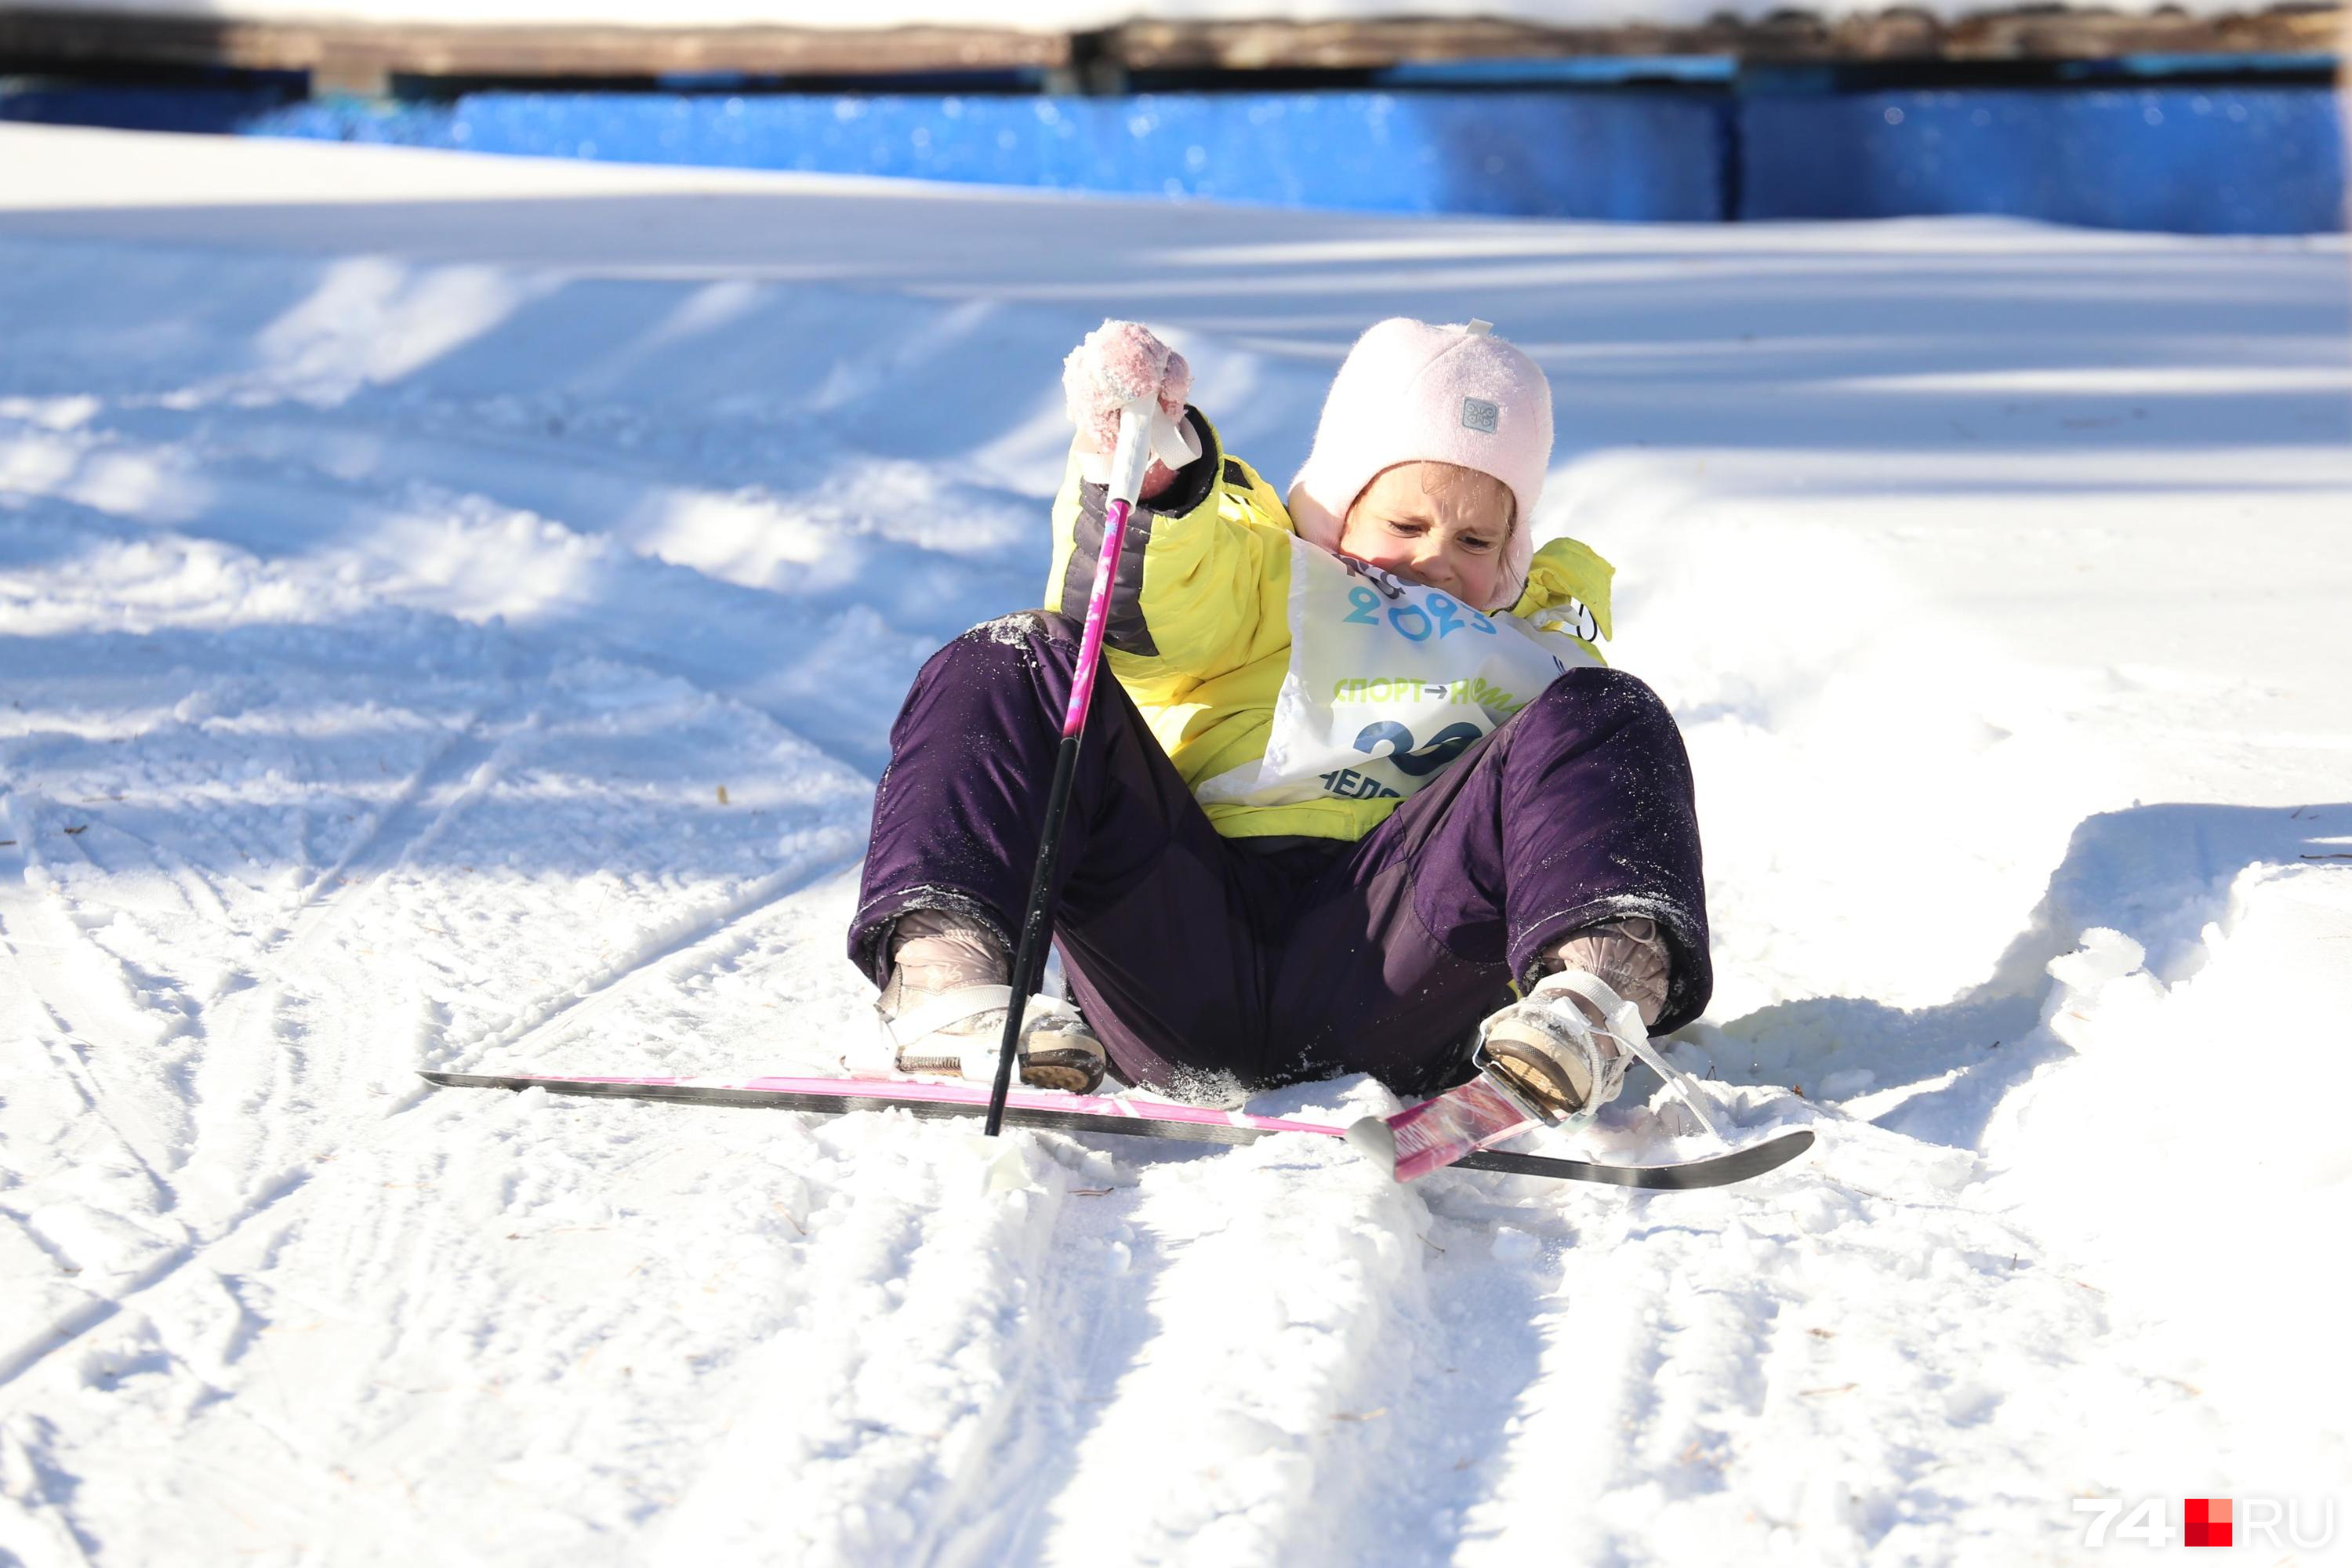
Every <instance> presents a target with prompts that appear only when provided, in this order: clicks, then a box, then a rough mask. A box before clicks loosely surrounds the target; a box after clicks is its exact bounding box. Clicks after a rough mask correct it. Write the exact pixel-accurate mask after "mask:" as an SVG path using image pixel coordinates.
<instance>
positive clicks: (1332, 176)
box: [247, 92, 1724, 221]
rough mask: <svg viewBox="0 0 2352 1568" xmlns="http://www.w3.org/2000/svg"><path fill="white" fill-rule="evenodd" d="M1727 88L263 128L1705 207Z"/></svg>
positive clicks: (398, 116) (944, 101)
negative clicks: (1710, 94)
mask: <svg viewBox="0 0 2352 1568" xmlns="http://www.w3.org/2000/svg"><path fill="white" fill-rule="evenodd" d="M1723 113H1724V110H1723V105H1722V104H1721V102H1720V101H1719V100H1707V99H1704V98H1696V97H1686V96H1684V95H1680V94H1675V93H1631V92H1629V93H1597V94H1574V93H1559V92H1486V93H1412V94H1398V93H1380V92H1300V93H1286V94H1272V93H1185V94H1166V93H1163V94H1143V95H1139V96H1137V97H1133V98H1128V99H1086V98H1034V97H1002V98H976V97H975V98H931V97H870V98H869V97H856V98H847V97H845V98H826V97H814V96H801V95H772V96H755V95H748V94H747V95H740V96H734V97H716V96H701V95H695V96H688V95H678V94H639V93H626V94H625V93H512V92H486V93H476V94H469V95H467V97H464V98H461V99H459V100H457V101H456V102H454V103H451V104H446V105H436V104H397V105H389V106H377V105H371V104H366V103H360V102H354V101H350V100H341V101H337V100H320V101H315V102H308V103H299V104H289V105H287V106H286V107H284V108H281V109H277V110H270V111H268V112H266V113H263V114H260V115H257V116H256V117H255V118H254V119H253V120H252V121H250V122H249V123H248V125H247V129H248V130H249V131H252V132H258V133H261V134H266V135H277V136H302V137H323V138H329V139H336V140H344V141H355V142H404V143H409V144H414V145H421V146H434V147H460V148H466V149H469V150H471V151H474V152H481V153H536V154H541V155H550V156H556V157H573V158H596V159H609V160H614V161H618V162H624V163H701V164H718V165H724V166H730V167H739V168H756V169H798V170H807V171H812V172H820V173H825V174H883V175H905V176H913V177H917V178H921V179H929V180H950V181H961V182H974V183H983V184H1008V185H1042V186H1046V187H1050V188H1055V189H1062V190H1085V191H1099V192H1107V193H1112V194H1118V195H1165V196H1206V197H1214V198H1218V199H1223V200H1227V201H1242V202H1263V203H1278V204H1282V205H1299V206H1316V207H1345V208H1352V209H1355V210H1359V211H1375V212H1451V213H1487V214H1506V215H1516V216H1531V217H1534V216H1540V217H1589V218H1638V219H1651V220H1676V219H1680V220H1698V221H1713V220H1716V219H1718V218H1720V217H1722V216H1724V214H1723V210H1722V207H1723V203H1722V195H1721V193H1722V187H1723V176H1722V170H1723V127H1724V120H1723Z"/></svg>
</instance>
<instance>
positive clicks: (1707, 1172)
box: [1454, 1127, 1813, 1192]
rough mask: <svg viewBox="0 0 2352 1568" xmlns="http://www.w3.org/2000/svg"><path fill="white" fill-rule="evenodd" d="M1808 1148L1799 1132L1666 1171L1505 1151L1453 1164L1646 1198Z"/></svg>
mask: <svg viewBox="0 0 2352 1568" xmlns="http://www.w3.org/2000/svg"><path fill="white" fill-rule="evenodd" d="M1812 1146H1813V1134H1812V1130H1811V1129H1810V1128H1804V1127H1800V1128H1796V1129H1794V1130H1793V1131H1787V1132H1782V1133H1779V1134H1777V1135H1775V1136H1773V1137H1770V1138H1767V1139H1766V1140H1764V1141H1763V1142H1760V1143H1751V1144H1748V1146H1747V1147H1746V1148H1744V1149H1734V1150H1732V1151H1730V1152H1727V1153H1722V1154H1710V1155H1707V1156H1706V1157H1704V1158H1702V1159H1697V1160H1684V1161H1678V1162H1676V1163H1674V1164H1671V1165H1600V1164H1593V1163H1589V1162H1587V1161H1583V1160H1564V1159H1560V1158H1559V1157H1557V1156H1555V1155H1547V1154H1520V1153H1516V1152H1512V1151H1510V1150H1508V1149H1482V1150H1480V1151H1479V1152H1477V1153H1475V1154H1467V1155H1465V1156H1464V1157H1463V1158H1461V1159H1460V1160H1457V1161H1455V1162H1454V1165H1455V1168H1457V1169H1460V1170H1466V1171H1499V1172H1502V1173H1506V1174H1508V1175H1517V1176H1552V1177H1558V1178H1561V1179H1564V1180H1568V1181H1575V1182H1599V1183H1601V1184H1604V1185H1607V1186H1612V1187H1640V1188H1643V1189H1646V1190H1648V1191H1651V1192H1692V1191H1695V1190H1697V1189H1699V1188H1702V1187H1724V1186H1729V1185H1730V1184H1732V1183H1734V1182H1745V1181H1748V1180H1750V1179H1751V1178H1753V1177H1757V1176H1760V1175H1763V1174H1764V1173H1766V1172H1768V1171H1777V1170H1779V1169H1780V1167H1781V1166H1783V1165H1785V1164H1787V1163H1789V1162H1790V1161H1791V1160H1793V1159H1795V1158H1796V1157H1797V1156H1798V1155H1800V1154H1801V1153H1803V1152H1805V1151H1806V1150H1808V1149H1810V1148H1811V1147H1812Z"/></svg>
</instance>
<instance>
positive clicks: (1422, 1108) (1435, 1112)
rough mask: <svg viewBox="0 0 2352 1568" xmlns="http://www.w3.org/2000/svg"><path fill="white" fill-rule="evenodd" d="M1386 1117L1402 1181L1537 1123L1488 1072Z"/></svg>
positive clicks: (1406, 1180) (1398, 1172) (1458, 1160)
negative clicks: (1489, 1076) (1457, 1087)
mask: <svg viewBox="0 0 2352 1568" xmlns="http://www.w3.org/2000/svg"><path fill="white" fill-rule="evenodd" d="M1386 1121H1387V1123H1388V1130H1389V1135H1390V1137H1391V1139H1392V1140H1393V1141H1394V1142H1395V1145H1396V1179H1397V1180H1398V1181H1400V1182H1410V1181H1413V1180H1415V1179H1417V1178H1419V1177H1422V1176H1425V1175H1427V1174H1428V1173H1430V1172H1432V1171H1435V1170H1441V1169H1443V1168H1444V1167H1445V1166H1447V1165H1453V1164H1458V1163H1461V1161H1462V1159H1463V1157H1464V1156H1465V1155H1467V1154H1472V1153H1475V1152H1477V1151H1479V1150H1481V1149H1484V1148H1486V1146H1487V1145H1488V1144H1490V1143H1500V1142H1502V1141H1503V1140H1504V1139H1506V1138H1509V1137H1513V1136H1515V1135H1516V1134H1517V1133H1520V1132H1524V1131H1527V1130H1528V1128H1530V1127H1533V1126H1535V1125H1536V1120H1535V1118H1534V1117H1532V1116H1530V1115H1528V1112H1527V1110H1525V1109H1524V1108H1523V1107H1521V1105H1520V1104H1519V1102H1518V1101H1517V1100H1514V1099H1512V1098H1511V1097H1510V1095H1508V1094H1507V1093H1506V1092H1505V1091H1504V1090H1503V1089H1500V1088H1499V1087H1497V1086H1496V1083H1495V1081H1494V1080H1493V1079H1490V1078H1488V1077H1486V1075H1485V1074H1484V1073H1481V1074H1479V1075H1478V1076H1477V1077H1476V1078H1474V1079H1471V1080H1470V1081H1469V1082H1468V1083H1465V1084H1464V1085H1462V1087H1460V1088H1459V1089H1447V1090H1446V1091H1445V1092H1444V1094H1441V1095H1439V1096H1438V1097H1437V1098H1436V1099H1434V1100H1423V1101H1422V1102H1421V1103H1420V1104H1419V1105H1415V1106H1411V1107H1409V1108H1407V1109H1406V1110H1400V1111H1398V1112H1397V1113H1396V1114H1395V1115H1394V1116H1391V1117H1389V1118H1387V1119H1386ZM1357 1142H1359V1143H1360V1142H1362V1140H1361V1139H1359V1140H1358V1141H1357Z"/></svg>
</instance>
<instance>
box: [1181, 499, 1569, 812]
mask: <svg viewBox="0 0 2352 1568" xmlns="http://www.w3.org/2000/svg"><path fill="white" fill-rule="evenodd" d="M1578 608H1579V610H1580V608H1581V607H1580V606H1579V607H1578ZM1289 610H1290V668H1289V670H1288V672H1287V673H1286V675H1285V676H1284V678H1283V682H1282V692H1281V695H1280V696H1279V697H1277V698H1276V700H1275V706H1274V729H1273V732H1272V733H1271V734H1270V735H1268V736H1267V738H1266V744H1265V756H1264V757H1263V758H1261V759H1260V760H1259V761H1258V762H1256V763H1251V764H1247V765H1245V766H1243V767H1238V768H1234V769H1233V770H1232V771H1230V772H1228V773H1220V774H1218V775H1217V776H1216V777H1215V778H1213V779H1209V780H1206V781H1204V782H1203V783H1202V784H1201V786H1200V788H1199V789H1198V790H1197V791H1195V792H1194V793H1195V794H1196V795H1198V796H1199V797H1200V799H1201V800H1202V801H1203V802H1208V803H1218V804H1231V805H1296V804H1297V803H1299V802H1301V801H1308V800H1318V799H1324V798H1328V797H1338V798H1341V799H1347V800H1370V799H1380V798H1397V797H1402V796H1404V795H1411V794H1412V793H1413V791H1415V790H1417V789H1419V788H1420V787H1421V786H1422V785H1423V784H1426V783H1428V782H1429V781H1430V780H1431V779H1432V778H1433V777H1435V776H1436V774H1437V773H1438V770H1440V769H1441V768H1443V767H1444V766H1445V764H1446V763H1450V762H1452V761H1453V760H1454V758H1456V757H1458V756H1460V755H1461V754H1462V753H1463V752H1465V750H1467V749H1468V748H1469V746H1470V743H1471V742H1474V741H1475V740H1477V739H1478V738H1479V737H1480V736H1482V735H1485V734H1486V733H1487V732H1488V731H1492V730H1494V729H1496V728H1497V727H1498V726H1499V725H1501V723H1502V722H1503V721H1505V720H1506V719H1508V718H1509V717H1510V716H1511V715H1512V714H1514V713H1516V712H1517V711H1518V710H1520V709H1522V708H1524V707H1526V706H1527V705H1528V703H1529V702H1532V701H1534V700H1535V699H1536V697H1537V695H1538V693H1540V692H1541V691H1542V690H1543V689H1544V688H1545V687H1547V686H1549V685H1550V684H1551V683H1552V681H1553V679H1555V678H1557V677H1559V676H1560V675H1562V674H1565V673H1566V672H1567V671H1569V670H1570V669H1572V668H1580V667H1582V666H1586V665H1597V664H1598V663H1599V662H1600V661H1599V660H1598V659H1596V658H1593V657H1592V656H1591V654H1589V653H1587V652H1586V651H1585V650H1584V649H1583V648H1581V647H1579V646H1577V645H1576V644H1575V643H1574V642H1571V641H1570V639H1569V638H1567V637H1559V636H1547V635H1545V634H1543V633H1540V632H1538V631H1537V630H1535V629H1534V628H1533V627H1531V626H1528V624H1527V623H1526V622H1524V621H1522V620H1520V619H1519V618H1518V617H1517V616H1487V615H1483V614H1481V613H1480V612H1478V611H1476V610H1474V609H1472V608H1470V607H1469V606H1468V605H1465V604H1463V603H1462V602H1461V601H1459V600H1457V599H1455V598H1454V596H1453V595H1449V594H1445V593H1442V592H1440V591H1439V590H1437V589H1435V588H1423V587H1419V586H1416V585H1415V584H1411V583H1407V582H1405V581H1404V580H1403V579H1402V578H1400V577H1397V576H1395V575H1393V574H1390V573H1387V572H1383V571H1381V569H1380V568H1378V567H1376V566H1366V565H1364V564H1363V563H1360V562H1356V561H1349V560H1348V559H1346V558H1345V557H1343V556H1338V555H1333V554H1331V553H1329V552H1328V551H1323V550H1318V549H1317V548H1316V547H1315V546H1314V545H1311V544H1309V543H1307V542H1305V541H1304V540H1299V539H1294V540H1292V541H1291V543H1290V604H1289ZM1588 619H1589V617H1588Z"/></svg>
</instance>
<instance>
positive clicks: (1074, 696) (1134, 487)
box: [1062, 396, 1160, 740]
mask: <svg viewBox="0 0 2352 1568" xmlns="http://www.w3.org/2000/svg"><path fill="white" fill-rule="evenodd" d="M1159 413H1160V410H1159V407H1158V405H1156V404H1155V403H1154V402H1153V400H1152V399H1151V398H1150V397H1148V396H1147V397H1143V398H1139V399H1138V400H1137V401H1135V402H1133V403H1130V404H1129V405H1127V406H1126V407H1124V408H1122V409H1120V410H1119V411H1118V447H1117V448H1116V449H1115V450H1114V451H1113V452H1112V453H1111V459H1110V485H1109V500H1108V502H1107V504H1106V505H1105V506H1104V508H1103V542H1102V553H1101V554H1100V555H1099V556H1097V558H1096V560H1095V585H1094V589H1093V591H1092V592H1091V593H1089V594H1087V620H1086V629H1085V631H1084V632H1083V633H1082V634H1081V635H1080V637H1079V639H1078V670H1077V675H1076V678H1075V679H1072V680H1071V682H1070V702H1069V706H1068V707H1067V708H1066V709H1065V710H1063V713H1062V738H1063V739H1064V740H1067V739H1069V738H1070V737H1071V736H1073V735H1075V734H1076V733H1077V732H1078V731H1081V730H1083V729H1085V728H1086V727H1087V710H1089V709H1091V708H1092V707H1093V706H1094V700H1095V670H1096V669H1097V667H1098V666H1100V664H1101V663H1102V645H1103V629H1104V627H1105V626H1108V624H1109V621H1110V591H1111V585H1112V584H1114V583H1116V582H1118V559H1119V556H1120V554H1121V552H1124V551H1125V549H1126V547H1127V520H1128V518H1129V516H1130V515H1132V513H1133V512H1134V510H1135V502H1136V498H1137V497H1138V496H1139V495H1141V494H1142V493H1143V474H1144V470H1145V469H1146V468H1149V467H1150V464H1151V446H1152V442H1151V434H1152V431H1151V422H1152V420H1153V418H1154V417H1156V416H1159Z"/></svg>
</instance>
